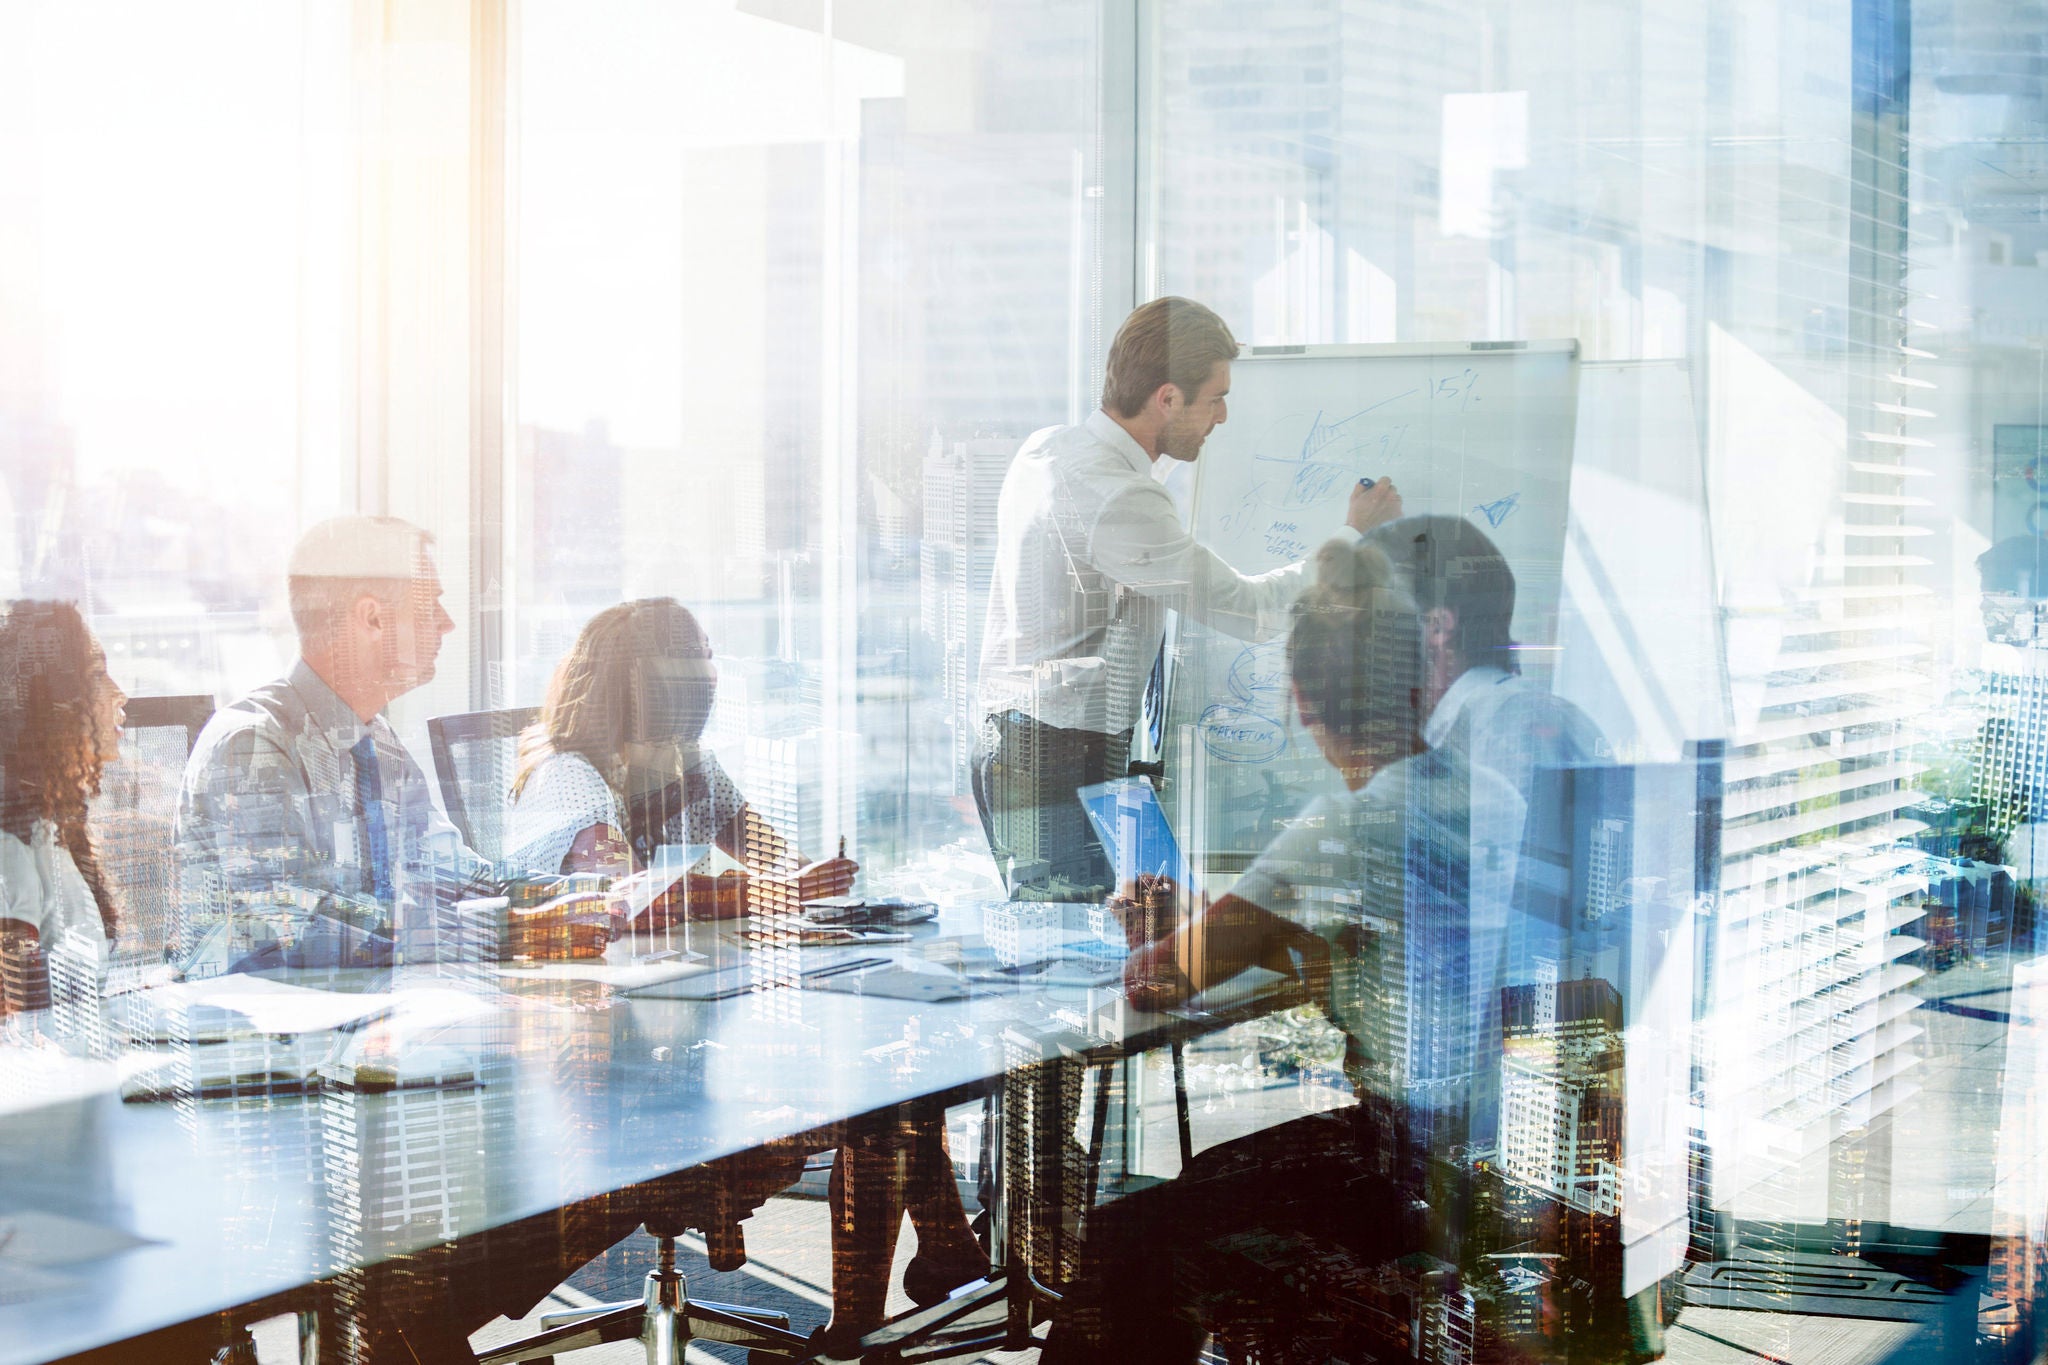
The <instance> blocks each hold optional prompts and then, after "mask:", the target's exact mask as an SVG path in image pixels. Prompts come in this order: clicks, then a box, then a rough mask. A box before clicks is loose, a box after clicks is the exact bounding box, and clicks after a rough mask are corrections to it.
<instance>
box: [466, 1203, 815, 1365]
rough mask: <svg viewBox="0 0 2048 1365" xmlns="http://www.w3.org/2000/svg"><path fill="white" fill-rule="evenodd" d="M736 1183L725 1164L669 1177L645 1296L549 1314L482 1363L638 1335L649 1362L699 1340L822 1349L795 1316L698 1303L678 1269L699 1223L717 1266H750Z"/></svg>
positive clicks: (786, 1355)
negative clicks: (685, 1240)
mask: <svg viewBox="0 0 2048 1365" xmlns="http://www.w3.org/2000/svg"><path fill="white" fill-rule="evenodd" d="M734 1185H735V1182H734V1181H733V1179H732V1178H731V1176H730V1175H729V1173H728V1172H727V1171H726V1170H724V1169H723V1167H722V1166H721V1165H720V1164H719V1163H713V1164H712V1165H710V1166H705V1167H699V1168H697V1169H695V1170H692V1171H686V1172H684V1173H683V1174H682V1175H679V1176H675V1177H671V1178H670V1179H669V1180H667V1181H664V1182H663V1183H662V1192H661V1194H660V1195H659V1196H658V1197H657V1200H656V1202H657V1205H658V1207H656V1208H655V1209H653V1210H651V1211H650V1213H649V1215H648V1217H647V1220H646V1224H645V1226H646V1228H647V1231H648V1232H649V1233H650V1234H652V1235H653V1237H654V1238H655V1247H656V1256H657V1257H658V1260H657V1261H656V1264H655V1268H654V1269H653V1270H650V1271H648V1272H647V1279H646V1281H645V1287H644V1289H643V1292H642V1294H641V1297H640V1298H638V1299H628V1300H625V1301H624V1302H621V1303H605V1304H599V1305H597V1306H596V1307H594V1308H579V1309H576V1310H574V1311H573V1312H566V1313H546V1314H543V1315H542V1316H541V1320H540V1321H541V1328H542V1330H541V1331H540V1332H538V1333H536V1334H535V1335H533V1336H530V1337H528V1338H526V1339H525V1340H524V1341H516V1342H513V1343H511V1344H510V1345H507V1346H500V1347H498V1348H496V1349H494V1350H490V1351H484V1352H480V1353H479V1354H478V1356H477V1359H478V1362H479V1365H512V1362H514V1361H521V1360H542V1361H545V1360H552V1359H553V1358H554V1357H555V1356H557V1355H559V1354H561V1353H563V1352H566V1351H580V1350H585V1349H587V1348H589V1347H592V1346H603V1345H606V1344H608V1343H611V1342H616V1341H632V1340H634V1339H635V1338H637V1339H638V1340H639V1341H640V1343H641V1345H642V1347H643V1348H644V1349H645V1351H646V1353H647V1360H648V1365H682V1361H683V1353H684V1350H685V1349H686V1347H687V1346H688V1344H689V1343H690V1342H691V1341H692V1340H700V1341H714V1342H719V1343H722V1344H725V1345H731V1346H744V1347H746V1348H747V1349H748V1353H749V1355H748V1358H749V1359H750V1360H751V1359H755V1358H760V1359H762V1360H801V1359H804V1358H807V1357H809V1356H810V1355H812V1354H813V1353H814V1350H815V1348H814V1347H813V1346H812V1344H811V1339H810V1337H808V1336H805V1335H803V1334H800V1333H797V1332H793V1331H791V1330H790V1327H789V1315H788V1314H787V1313H781V1312H776V1311H774V1310H771V1309H761V1308H747V1307H743V1306H741V1305H739V1304H731V1303H711V1302H708V1301H693V1300H692V1299H691V1298H690V1289H689V1285H688V1283H687V1282H686V1281H685V1280H684V1278H683V1275H682V1273H681V1272H680V1271H678V1270H677V1269H676V1238H678V1237H680V1236H681V1235H682V1234H683V1233H684V1232H685V1231H687V1230H688V1229H690V1228H692V1227H694V1228H697V1229H698V1230H699V1231H701V1232H702V1233H703V1234H704V1242H705V1250H706V1252H707V1255H708V1259H709V1260H710V1262H711V1268H712V1269H714V1270H720V1271H726V1270H737V1269H739V1268H740V1266H742V1265H744V1264H746V1260H747V1248H746V1241H745V1239H744V1235H743V1234H742V1232H741V1230H740V1220H741V1219H742V1218H744V1217H746V1216H747V1214H748V1213H750V1212H752V1210H751V1209H748V1208H742V1207H741V1203H742V1202H743V1201H741V1200H740V1199H739V1198H738V1197H737V1196H736V1194H735V1191H734Z"/></svg>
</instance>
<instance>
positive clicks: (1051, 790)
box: [974, 297, 1401, 900]
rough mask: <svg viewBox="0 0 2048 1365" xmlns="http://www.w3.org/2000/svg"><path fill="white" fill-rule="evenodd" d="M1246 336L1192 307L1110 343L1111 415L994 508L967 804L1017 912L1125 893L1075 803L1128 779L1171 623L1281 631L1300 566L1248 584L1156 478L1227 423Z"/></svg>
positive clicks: (1044, 445) (1051, 442) (1043, 458)
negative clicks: (1136, 729)
mask: <svg viewBox="0 0 2048 1365" xmlns="http://www.w3.org/2000/svg"><path fill="white" fill-rule="evenodd" d="M1237 352H1238V344H1237V338H1236V337H1234V336H1232V335H1231V332H1230V328H1229V327H1228V326H1226V325H1225V324H1224V322H1223V319H1222V318H1220V317H1218V316H1217V315H1216V314H1215V313H1214V312H1213V311H1211V310H1210V309H1208V308H1206V307H1204V306H1203V305H1201V304H1199V303H1196V302H1194V301H1192V300H1190V299H1183V298H1173V297H1168V298H1159V299H1154V300H1152V301H1151V302H1150V303H1147V304H1144V305H1143V306H1141V307H1140V308H1138V309H1137V311H1135V312H1133V313H1132V314H1131V315H1130V317H1128V318H1126V319H1125V320H1124V324H1123V326H1122V327H1120V328H1118V329H1117V334H1116V340H1115V341H1114V342H1112V343H1111V344H1110V348H1109V360H1108V364H1107V366H1106V373H1105V375H1104V379H1103V390H1102V407H1101V409H1100V410H1098V411H1097V412H1095V413H1094V414H1092V415H1091V416H1090V417H1089V418H1088V420H1086V421H1085V422H1082V423H1080V424H1079V425H1077V426H1068V427H1047V428H1046V429H1045V430H1043V431H1039V432H1036V433H1034V434H1033V435H1032V436H1031V437H1030V438H1029V439H1027V440H1026V441H1025V442H1024V445H1023V447H1022V449H1020V450H1019V451H1018V452H1017V457H1016V459H1015V460H1014V461H1013V462H1012V463H1011V465H1010V470H1009V473H1008V475H1007V476H1006V477H1005V478H1004V480H1003V489H1002V494H1001V496H1000V498H999V500H998V502H997V504H996V555H995V568H994V575H993V578H992V580H991V582H990V586H989V603H988V624H987V627H986V629H985V630H984V632H983V636H982V647H981V700H980V709H981V713H982V716H983V720H982V724H981V730H980V733H979V735H978V736H977V738H976V745H975V762H974V798H975V805H976V806H977V808H978V809H979V811H980V813H981V820H982V827H983V830H984V832H985V833H986V834H987V835H988V840H989V847H990V850H991V851H992V852H993V853H994V854H995V858H996V864H997V866H998V867H999V868H1000V869H1001V870H1002V872H1003V876H1004V879H1005V881H1006V882H1007V884H1008V885H1009V888H1010V893H1011V895H1012V896H1013V897H1017V896H1021V897H1026V898H1045V899H1059V900H1092V899H1097V898H1099V897H1100V896H1101V895H1102V894H1103V893H1104V892H1106V891H1109V890H1112V889H1114V888H1113V885H1112V874H1111V871H1110V867H1109V863H1108V860H1107V859H1106V858H1105V857H1104V856H1103V853H1102V851H1101V848H1100V847H1099V845H1098V844H1097V843H1096V840H1095V837H1094V834H1093V833H1092V832H1091V831H1090V829H1089V827H1088V823H1087V818H1086V816H1085V814H1084V812H1083V811H1082V808H1081V805H1080V802H1079V801H1078V800H1077V799H1076V798H1075V792H1076V791H1077V790H1078V789H1079V788H1081V787H1084V786H1088V785H1090V784H1092V783H1096V782H1103V781H1107V780H1109V779H1111V778H1115V777H1122V776H1123V775H1124V774H1125V771H1126V767H1127V764H1128V760H1129V754H1130V743H1131V728H1132V726H1133V725H1134V724H1135V722H1136V721H1137V718H1138V713H1139V708H1140V703H1141V701H1142V699H1143V696H1144V689H1145V682H1146V679H1147V678H1148V677H1149V676H1150V675H1151V672H1152V667H1153V662H1154V660H1155V659H1157V657H1158V656H1159V650H1160V646H1161V644H1162V643H1163V642H1164V640H1165V638H1166V613H1167V612H1168V611H1169V610H1174V611H1181V612H1185V613H1187V614H1188V615H1189V616H1191V617H1192V618H1193V619H1195V620H1197V621H1200V622H1202V623H1203V624H1205V625H1208V626H1210V627H1213V628H1214V629H1217V630H1220V631H1223V632H1225V633H1226V634H1229V635H1232V636H1235V637H1237V638H1239V639H1244V640H1261V639H1267V638H1270V637H1272V636H1275V635H1278V634H1279V633H1280V632H1281V631H1282V630H1284V629H1285V627H1286V623H1287V609H1288V607H1289V606H1290V605H1291V604H1292V603H1293V601H1294V598H1295V596H1296V595H1297V594H1298V593H1299V591H1300V590H1301V587H1302V586H1303V576H1302V565H1300V564H1290V565H1287V566H1286V567H1284V568H1279V569H1274V570H1272V571H1270V572H1267V573H1262V574H1254V575H1246V574H1241V573H1239V572H1237V570H1235V569H1233V568H1231V567H1230V565H1228V564H1226V563H1225V562H1224V561H1223V560H1222V559H1220V558H1219V557H1217V555H1215V554H1214V553H1213V552H1211V551H1210V550H1209V549H1208V548H1207V547H1205V546H1203V545H1201V544H1200V543H1198V542H1197V541H1196V540H1195V538H1194V537H1193V535H1191V534H1190V533H1189V532H1188V530H1187V529H1186V528H1185V527H1183V526H1182V525H1181V520H1180V514H1179V511H1178V509H1177V508H1176V507H1175V505H1174V502H1173V499H1172V497H1171V496H1170V495H1169V494H1168V493H1167V491H1166V489H1165V488H1164V486H1163V485H1162V482H1161V481H1162V480H1163V479H1164V477H1165V475H1166V474H1167V472H1168V471H1169V470H1171V469H1172V468H1173V465H1174V462H1176V461H1178V462H1183V463H1193V462H1194V461H1195V460H1197V459H1198V458H1200V456H1201V453H1202V443H1203V441H1205V440H1206V439H1207V438H1208V435H1209V433H1210V432H1211V431H1213V430H1215V429H1216V427H1217V426H1219V425H1220V424H1221V423H1222V422H1223V421H1224V419H1225V417H1226V416H1227V409H1226V407H1225V404H1224V399H1225V397H1226V396H1227V395H1228V393H1229V391H1230V362H1231V361H1232V360H1233V359H1235V358H1236V356H1237ZM1348 512H1349V515H1348V516H1347V518H1346V524H1347V526H1348V527H1349V530H1350V532H1351V533H1352V534H1355V535H1363V534H1365V533H1366V532H1368V531H1370V530H1372V529H1373V528H1374V527H1376V526H1379V525H1380V524H1382V523H1384V522H1388V521H1392V520H1393V519H1394V518H1396V517H1398V516H1400V515H1401V496H1400V493H1399V492H1398V491H1397V490H1396V489H1395V487H1394V484H1393V481H1392V480H1391V479H1384V478H1382V479H1380V480H1378V481H1377V482H1374V483H1372V484H1371V485H1370V486H1369V487H1368V486H1367V485H1366V483H1365V482H1364V481H1361V482H1360V483H1359V485H1358V486H1356V487H1354V488H1353V489H1352V492H1351V501H1350V506H1349V509H1348Z"/></svg>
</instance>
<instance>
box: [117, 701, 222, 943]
mask: <svg viewBox="0 0 2048 1365" xmlns="http://www.w3.org/2000/svg"><path fill="white" fill-rule="evenodd" d="M212 717H213V698H212V697H209V696H178V697H130V698H129V699H128V721H127V725H126V726H125V727H124V728H123V731H122V734H121V756H120V757H119V758H118V759H116V760H115V761H114V762H112V763H109V764H108V765H107V766H106V770H105V771H104V772H102V773H101V774H100V794H99V796H98V798H97V799H95V800H94V802H93V806H92V831H93V844H94V846H95V847H96V848H97V849H98V850H99V855H100V867H101V868H102V869H103V870H104V871H105V872H106V874H107V880H108V881H109V882H110V883H111V884H112V888H113V891H114V894H115V896H116V898H117V899H118V900H119V902H120V905H121V934H120V938H119V940H118V941H117V942H116V943H115V945H114V949H115V956H116V958H117V959H118V960H123V961H129V960H133V961H141V962H154V961H157V960H159V959H160V958H161V957H162V955H163V950H164V946H165V944H166V943H168V942H169V937H170V932H171V928H172V925H173V923H174V911H175V909H176V907H177V896H178V850H177V843H176V836H175V830H176V826H177V816H178V789H179V786H180V784H181V783H182V782H183V781H184V775H185V760H186V759H187V758H189V757H191V754H192V745H193V744H194V743H195V742H196V741H197V740H198V738H199V732H200V731H201V730H202V729H204V728H205V727H206V722H207V721H208V720H210V719H212Z"/></svg>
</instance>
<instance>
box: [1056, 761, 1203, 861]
mask: <svg viewBox="0 0 2048 1365" xmlns="http://www.w3.org/2000/svg"><path fill="white" fill-rule="evenodd" d="M1076 795H1077V796H1079V797H1080V800H1081V807H1082V809H1084V810H1086V811H1087V812H1088V823H1089V824H1090V825H1092V826H1094V828H1095V837H1096V838H1098V839H1100V840H1101V841H1102V851H1103V852H1104V853H1105V854H1106V855H1108V858H1109V865H1110V868H1111V869H1112V870H1113V871H1114V872H1115V873H1116V879H1117V884H1118V885H1122V884H1123V883H1124V882H1127V881H1132V880H1135V879H1136V878H1137V877H1139V876H1140V875H1144V876H1159V875H1162V874H1163V875H1165V876H1169V877H1171V878H1173V880H1174V882H1175V884H1177V885H1178V886H1180V887H1181V888H1183V889H1186V888H1188V887H1190V886H1192V885H1193V880H1192V877H1191V876H1190V872H1189V868H1188V862H1187V859H1186V857H1184V856H1183V855H1182V853H1181V848H1180V840H1178V839H1176V838H1175V837H1174V835H1173V827H1172V826H1171V825H1169V824H1167V823H1166V811H1165V809H1164V808H1163V807H1162V806H1161V805H1160V804H1159V793H1158V792H1157V791H1155V790H1153V787H1152V784H1151V783H1150V782H1149V781H1147V780H1146V779H1144V778H1142V777H1120V778H1117V779H1115V780H1114V781H1110V782H1098V783H1096V784H1095V785H1093V786H1089V787H1083V788H1081V789H1080V790H1079V791H1078V792H1077V793H1076Z"/></svg>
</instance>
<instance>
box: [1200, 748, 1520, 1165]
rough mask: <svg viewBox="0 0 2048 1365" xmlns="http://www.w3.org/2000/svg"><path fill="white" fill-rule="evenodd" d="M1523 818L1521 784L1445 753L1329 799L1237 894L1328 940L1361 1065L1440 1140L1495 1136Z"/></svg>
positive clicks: (1351, 1056) (1279, 838) (1371, 1082)
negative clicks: (1506, 956) (1503, 993)
mask: <svg viewBox="0 0 2048 1365" xmlns="http://www.w3.org/2000/svg"><path fill="white" fill-rule="evenodd" d="M1522 814H1523V809H1522V800H1521V798H1520V797H1519V796H1517V795H1516V794H1515V792H1514V790H1513V788H1511V787H1509V786H1508V784H1507V782H1506V781H1505V780H1503V779H1502V778H1500V777H1497V776H1495V775H1494V774H1493V773H1490V772H1488V771H1486V770H1485V769H1483V768H1475V767H1473V766H1471V765H1470V764H1469V763H1468V762H1467V761H1466V759H1465V756H1464V755H1463V754H1462V753H1460V752H1459V751H1458V750H1456V749H1431V750H1429V751H1427V752H1425V753H1421V754H1417V755H1416V756H1415V757H1413V758H1409V759H1404V760H1402V761H1401V762H1399V763H1395V764H1393V765H1391V766H1389V767H1387V768H1384V769H1382V770H1381V771H1379V772H1378V773H1376V774H1374V776H1373V778H1372V780H1371V781H1370V782H1368V783H1367V784H1366V786H1365V789H1364V790H1363V791H1359V792H1350V791H1339V792H1336V793H1334V794H1329V795H1323V796H1318V797H1317V798H1316V799H1315V800H1314V801H1312V802H1311V803H1310V804H1309V805H1308V807H1307V808H1306V809H1305V810H1303V811H1302V813H1301V814H1300V815H1299V816H1298V817H1296V818H1295V819H1293V820H1291V821H1289V822H1288V824H1287V826H1286V827H1285V828H1284V829H1282V830H1281V832H1280V833H1279V834H1278V835H1276V836H1275V837H1274V839H1273V842H1272V843H1271V844H1268V845H1267V846H1266V848H1265V850H1264V851H1263V852H1261V853H1260V854H1259V856H1258V858H1257V859H1256V860H1255V861H1254V862H1253V863H1252V865H1251V866H1250V867H1249V868H1247V869H1246V870H1245V873H1244V875H1243V876H1242V877H1240V878H1238V880H1237V881H1236V882H1235V883H1234V884H1233V885H1232V886H1231V888H1230V889H1231V893H1232V894H1233V895H1235V896H1238V897H1240V898H1241V899H1244V900H1248V901H1250V902H1252V903H1253V904H1254V905H1258V906H1261V907H1263V908H1265V909H1267V910H1270V911H1271V912H1272V913H1274V914H1275V915H1278V916H1280V917H1281V918H1283V919H1287V920H1291V921H1293V922H1294V923H1296V924H1298V925H1300V926H1302V927H1303V928H1305V929H1308V930H1309V931H1310V932H1312V933H1314V934H1317V935H1318V936H1320V937H1321V938H1323V939H1324V940H1325V941H1326V943H1327V944H1328V945H1329V948H1330V976H1329V989H1330V995H1329V998H1328V1000H1327V1002H1326V1004H1327V1006H1328V1009H1329V1013H1330V1018H1331V1020H1332V1021H1333V1022H1334V1023H1335V1024H1336V1025H1337V1026H1338V1027H1339V1028H1340V1029H1342V1030H1344V1033H1345V1037H1346V1047H1345V1070H1346V1071H1347V1072H1348V1073H1349V1074H1350V1076H1351V1080H1352V1084H1353V1085H1354V1086H1356V1087H1358V1089H1359V1092H1360V1093H1361V1094H1365V1093H1368V1092H1381V1093H1385V1094H1386V1095H1387V1096H1388V1097H1389V1098H1393V1099H1396V1100H1399V1101H1400V1102H1401V1103H1402V1104H1403V1105H1404V1106H1405V1108H1406V1109H1407V1112H1408V1116H1409V1119H1410V1122H1411V1124H1412V1125H1413V1131H1414V1133H1415V1135H1416V1136H1418V1137H1420V1138H1421V1139H1422V1140H1423V1141H1424V1142H1425V1144H1435V1143H1436V1142H1437V1141H1438V1136H1439V1135H1440V1134H1442V1133H1446V1132H1449V1133H1452V1134H1455V1135H1456V1137H1457V1138H1458V1139H1459V1140H1467V1141H1471V1142H1475V1143H1480V1144H1490V1143H1491V1142H1492V1141H1493V1139H1494V1134H1495V1127H1496V1121H1497V1117H1498V1114H1497V1110H1498V1100H1497V1095H1496V1091H1497V1089H1498V1087H1497V1084H1496V1082H1497V1079H1498V1075H1499V1071H1500V1039H1501V1034H1500V987H1501V985H1502V984H1503V971H1504V968H1505V963H1504V960H1503V953H1504V948H1505V941H1504V940H1505V931H1506V929H1507V926H1508V914H1509V897H1510V894H1511V890H1512V888H1513V886H1514V884H1515V866H1516V857H1517V850H1518V848H1519V846H1520V844H1521V840H1522ZM1360 931H1365V932H1364V933H1363V934H1362V935H1361V932H1360ZM1453 1118H1455V1119H1456V1120H1457V1121H1456V1122H1447V1120H1451V1119H1453Z"/></svg>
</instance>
